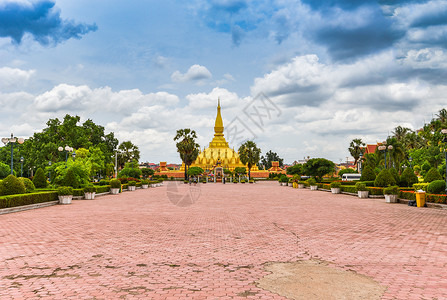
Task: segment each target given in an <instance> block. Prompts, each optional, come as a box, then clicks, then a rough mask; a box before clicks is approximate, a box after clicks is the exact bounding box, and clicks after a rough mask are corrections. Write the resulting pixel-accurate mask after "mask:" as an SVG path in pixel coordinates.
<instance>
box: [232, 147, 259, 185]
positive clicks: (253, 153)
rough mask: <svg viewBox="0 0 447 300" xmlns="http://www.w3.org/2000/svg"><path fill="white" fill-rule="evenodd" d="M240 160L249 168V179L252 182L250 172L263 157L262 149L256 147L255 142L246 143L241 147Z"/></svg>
mask: <svg viewBox="0 0 447 300" xmlns="http://www.w3.org/2000/svg"><path fill="white" fill-rule="evenodd" d="M238 152H239V158H240V159H241V162H242V163H243V164H244V165H247V167H248V179H249V180H250V170H251V167H252V166H254V165H255V164H256V163H257V162H259V157H260V156H261V149H259V148H258V147H256V143H255V142H253V141H246V142H245V143H243V144H242V145H241V146H240V147H239V150H238Z"/></svg>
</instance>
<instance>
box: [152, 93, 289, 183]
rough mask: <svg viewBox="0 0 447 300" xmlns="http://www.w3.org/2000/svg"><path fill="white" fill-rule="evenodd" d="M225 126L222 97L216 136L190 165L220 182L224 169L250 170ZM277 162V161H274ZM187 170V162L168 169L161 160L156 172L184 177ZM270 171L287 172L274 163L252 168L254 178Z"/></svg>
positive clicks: (216, 124)
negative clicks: (230, 140)
mask: <svg viewBox="0 0 447 300" xmlns="http://www.w3.org/2000/svg"><path fill="white" fill-rule="evenodd" d="M223 132H224V126H223V121H222V115H221V107H220V99H219V100H218V104H217V116H216V121H215V123H214V137H213V139H212V141H211V142H210V143H209V146H208V148H206V147H204V148H203V150H200V152H199V155H198V156H197V159H196V161H195V162H194V163H192V164H191V166H190V167H200V168H202V169H203V170H204V171H205V174H209V175H211V176H213V177H214V178H215V181H217V182H220V181H222V178H223V176H224V173H223V170H224V169H229V170H230V171H233V170H234V169H235V168H237V167H244V168H246V170H247V172H248V167H247V165H244V164H243V163H242V162H241V160H240V158H239V153H238V152H237V151H235V150H234V147H233V148H230V146H229V145H228V142H227V141H226V140H225V137H224V133H223ZM273 163H275V162H273ZM184 172H185V164H184V163H182V166H181V168H180V170H168V169H167V168H166V162H160V170H159V172H157V173H156V174H158V175H163V174H166V175H167V176H168V177H170V176H173V177H177V178H179V177H183V176H184ZM270 172H275V173H285V172H284V170H283V169H281V168H279V167H278V164H277V162H276V164H273V167H272V168H271V169H269V170H259V168H258V166H256V165H255V166H253V167H252V168H251V176H252V177H254V178H267V177H268V174H269V173H270Z"/></svg>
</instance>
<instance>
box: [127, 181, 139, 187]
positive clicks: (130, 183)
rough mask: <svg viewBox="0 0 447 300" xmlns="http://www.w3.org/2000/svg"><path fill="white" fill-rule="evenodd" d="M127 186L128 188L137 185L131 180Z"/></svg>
mask: <svg viewBox="0 0 447 300" xmlns="http://www.w3.org/2000/svg"><path fill="white" fill-rule="evenodd" d="M128 185H129V186H136V185H137V182H136V181H134V180H131V181H129V183H128Z"/></svg>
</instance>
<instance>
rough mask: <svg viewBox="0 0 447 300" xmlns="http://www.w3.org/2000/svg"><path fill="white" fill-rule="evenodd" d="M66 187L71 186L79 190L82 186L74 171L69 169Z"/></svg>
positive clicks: (65, 179)
mask: <svg viewBox="0 0 447 300" xmlns="http://www.w3.org/2000/svg"><path fill="white" fill-rule="evenodd" d="M63 182H64V185H65V186H71V187H72V188H75V189H78V188H80V187H81V184H80V183H79V180H78V178H77V177H76V175H75V173H74V172H73V170H72V169H71V168H70V169H68V171H67V173H66V174H65V177H64V181H63Z"/></svg>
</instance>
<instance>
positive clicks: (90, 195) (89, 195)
mask: <svg viewBox="0 0 447 300" xmlns="http://www.w3.org/2000/svg"><path fill="white" fill-rule="evenodd" d="M95 195H96V193H95V192H93V193H84V198H85V200H93V199H95Z"/></svg>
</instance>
